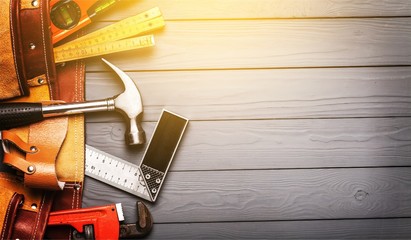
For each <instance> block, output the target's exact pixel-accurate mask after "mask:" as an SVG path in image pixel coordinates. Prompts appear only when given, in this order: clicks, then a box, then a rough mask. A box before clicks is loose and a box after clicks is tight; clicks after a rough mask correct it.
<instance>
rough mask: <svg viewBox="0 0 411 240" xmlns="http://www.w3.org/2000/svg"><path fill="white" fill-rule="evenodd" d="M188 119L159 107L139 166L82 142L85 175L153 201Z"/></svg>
mask: <svg viewBox="0 0 411 240" xmlns="http://www.w3.org/2000/svg"><path fill="white" fill-rule="evenodd" d="M188 122H189V120H188V119H187V118H184V117H182V116H180V115H177V114H175V113H173V112H170V111H168V110H165V109H163V111H162V113H161V116H160V119H159V120H158V122H157V125H156V127H155V129H154V132H153V135H152V137H151V139H150V143H149V144H148V146H147V148H146V151H145V153H144V156H143V159H142V161H141V162H140V165H139V166H137V165H134V164H132V163H130V162H127V161H125V160H123V159H120V158H118V157H115V156H113V155H110V154H108V153H105V152H103V151H101V150H98V149H96V148H93V147H91V146H88V145H86V164H85V165H86V167H85V174H86V175H87V176H89V177H92V178H95V179H97V180H100V181H102V182H104V183H107V184H108V185H111V186H113V187H116V188H119V189H121V190H124V191H126V192H128V193H131V194H134V195H136V196H138V197H141V198H143V199H146V200H148V201H150V202H154V201H156V199H157V196H158V194H159V192H160V189H161V186H162V185H163V183H164V180H165V177H166V175H167V172H168V170H169V167H170V164H171V162H172V160H173V157H174V154H175V153H176V150H177V148H178V146H179V144H180V141H181V139H182V137H183V134H184V132H185V130H186V127H187V124H188Z"/></svg>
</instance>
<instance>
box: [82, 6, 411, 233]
mask: <svg viewBox="0 0 411 240" xmlns="http://www.w3.org/2000/svg"><path fill="white" fill-rule="evenodd" d="M155 6H158V7H159V8H160V9H161V11H162V12H163V14H164V17H165V19H166V27H165V29H164V30H161V31H158V32H156V33H155V38H156V46H155V47H154V48H151V49H145V50H141V51H132V52H127V53H119V54H113V55H110V56H106V58H107V59H108V60H109V61H111V62H112V63H114V64H115V65H117V66H119V67H120V68H121V69H123V70H126V72H127V74H129V75H130V76H131V78H132V79H133V80H134V81H135V83H136V84H137V85H138V87H139V89H140V91H141V94H142V97H143V104H144V110H145V113H144V117H143V120H144V122H143V128H144V129H145V131H146V133H147V137H148V138H150V137H151V135H152V132H153V129H154V126H155V123H156V121H157V120H158V117H159V115H160V112H161V110H162V109H163V108H166V109H168V110H171V111H174V112H176V113H178V114H181V115H183V116H185V117H187V118H189V119H190V120H191V121H190V123H189V126H188V129H187V132H186V134H185V136H184V138H183V141H182V142H181V146H180V148H179V150H178V152H177V154H176V156H175V159H174V161H173V164H172V166H171V168H170V173H169V175H167V178H166V181H165V185H164V186H163V188H162V190H161V192H160V194H159V198H158V200H157V202H156V203H147V205H148V207H149V208H150V211H151V213H152V214H153V217H154V221H155V226H154V230H153V232H152V234H151V235H150V236H149V237H148V239H273V238H278V239H409V238H411V230H410V229H411V207H410V206H411V204H410V202H411V172H410V171H411V168H410V166H411V107H410V106H411V95H410V93H411V18H410V17H411V1H408V0H396V1H372V0H365V1H359V0H340V1H332V0H310V1H307V0H222V1H221V0H218V1H217V0H207V1H206V0H141V1H138V2H137V1H131V0H125V1H122V3H121V4H120V5H119V6H118V7H117V8H116V9H115V10H112V11H109V12H107V14H105V15H104V17H103V18H101V19H100V22H99V23H97V24H95V25H94V26H92V27H90V28H89V30H88V31H91V30H93V29H97V28H99V27H101V26H104V25H107V24H110V23H112V22H115V21H118V20H121V19H123V18H125V17H128V16H132V15H135V14H137V13H139V12H142V11H144V10H147V9H149V8H151V7H155ZM86 76H87V81H86V95H87V96H86V97H87V99H89V100H92V99H101V98H105V97H110V96H112V95H115V94H117V93H119V92H121V91H122V86H121V83H120V82H119V80H118V79H116V78H115V75H113V74H112V73H110V72H109V70H108V68H107V67H106V66H104V64H103V63H102V62H101V61H100V60H99V59H98V58H93V59H88V60H87V73H86ZM86 131H87V134H86V136H87V138H86V142H87V143H88V144H90V145H92V146H94V147H97V148H99V149H101V150H104V151H106V152H108V153H110V154H113V155H116V156H118V157H120V158H123V159H125V160H127V161H130V162H133V163H135V164H138V163H139V162H140V161H141V158H142V156H143V152H144V149H145V147H146V146H147V145H144V146H141V147H137V148H130V147H128V146H126V145H125V143H124V132H125V124H124V123H122V119H121V117H120V116H119V115H118V114H116V113H100V114H91V115H88V116H87V126H86ZM136 200H137V198H136V197H134V196H132V195H130V194H127V193H124V192H122V191H120V190H117V189H114V188H112V187H110V186H107V185H105V184H104V183H101V182H99V181H96V180H93V179H91V178H88V177H87V178H86V181H85V192H84V197H83V206H85V207H87V206H96V205H102V204H108V203H113V202H122V203H123V206H124V209H125V214H126V221H127V222H133V221H135V220H136V218H135V208H134V204H135V201H136Z"/></svg>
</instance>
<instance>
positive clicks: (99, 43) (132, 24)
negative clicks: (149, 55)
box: [54, 8, 165, 63]
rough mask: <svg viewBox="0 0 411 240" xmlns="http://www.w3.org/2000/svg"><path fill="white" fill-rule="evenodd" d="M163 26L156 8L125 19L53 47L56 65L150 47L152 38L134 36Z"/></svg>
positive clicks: (158, 10)
mask: <svg viewBox="0 0 411 240" xmlns="http://www.w3.org/2000/svg"><path fill="white" fill-rule="evenodd" d="M164 26H165V22H164V19H163V17H162V14H161V12H160V9H159V8H153V9H150V10H148V11H145V12H143V13H140V14H138V15H136V16H133V17H129V18H126V19H124V20H121V21H119V22H117V23H114V24H111V25H109V26H107V27H104V28H101V29H99V30H97V31H94V32H92V33H90V34H87V35H85V36H83V37H80V38H78V39H75V40H73V41H71V42H68V43H66V44H63V45H61V46H58V47H55V48H54V57H55V62H56V63H61V62H66V61H72V60H77V59H82V58H87V57H94V56H100V55H105V54H109V53H115V52H121V51H127V50H132V49H138V48H144V47H151V46H154V44H155V42H154V37H153V36H152V35H149V36H142V37H134V38H130V37H133V36H137V35H142V34H145V33H148V32H151V31H155V30H157V29H160V28H162V27H164Z"/></svg>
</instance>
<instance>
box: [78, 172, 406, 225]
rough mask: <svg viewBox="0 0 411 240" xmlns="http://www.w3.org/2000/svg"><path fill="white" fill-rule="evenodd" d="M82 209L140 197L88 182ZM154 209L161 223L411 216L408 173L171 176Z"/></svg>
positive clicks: (131, 213)
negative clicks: (97, 204)
mask: <svg viewBox="0 0 411 240" xmlns="http://www.w3.org/2000/svg"><path fill="white" fill-rule="evenodd" d="M85 188H86V189H88V191H87V192H85V194H84V197H83V203H84V205H85V206H91V205H94V204H96V203H97V201H96V200H99V201H98V203H100V204H102V203H104V202H122V203H123V207H124V209H125V215H126V216H125V217H126V219H127V220H128V221H131V222H133V221H135V210H133V209H134V206H135V200H136V198H135V197H131V195H129V194H127V193H124V192H121V191H120V190H117V189H112V188H110V187H107V186H106V185H105V184H103V183H100V182H97V181H95V180H92V179H89V178H88V179H87V180H86V182H85ZM159 194H160V195H159V198H158V200H157V202H156V203H155V204H154V205H152V204H149V208H150V211H151V213H152V214H153V217H154V219H155V222H156V223H176V222H178V223H190V222H222V221H224V222H225V221H239V222H242V221H246V222H250V221H273V220H319V219H323V220H324V219H347V218H349V219H352V218H389V217H410V216H411V205H410V204H409V202H410V201H411V168H409V167H408V168H405V167H403V168H371V169H368V168H348V169H311V170H307V169H305V170H244V171H196V172H170V173H169V174H168V175H167V178H166V181H165V183H164V185H163V187H162V189H161V192H160V193H159Z"/></svg>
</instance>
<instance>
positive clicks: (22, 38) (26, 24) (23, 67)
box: [0, 0, 56, 99]
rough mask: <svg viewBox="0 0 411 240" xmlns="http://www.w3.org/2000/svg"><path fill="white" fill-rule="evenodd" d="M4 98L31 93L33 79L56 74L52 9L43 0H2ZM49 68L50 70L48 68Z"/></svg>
mask: <svg viewBox="0 0 411 240" xmlns="http://www.w3.org/2000/svg"><path fill="white" fill-rule="evenodd" d="M0 2H1V6H2V8H1V10H0V12H1V15H0V21H1V22H0V24H2V27H1V28H0V40H1V42H2V47H1V48H0V57H1V61H0V68H1V69H2V71H0V99H10V98H14V97H19V96H27V95H29V82H31V83H33V82H36V83H35V84H42V83H44V82H45V81H44V80H46V79H45V77H46V78H47V80H50V81H51V82H52V81H53V80H54V78H55V76H56V70H55V67H54V66H53V65H54V63H53V61H54V60H53V49H52V44H51V38H50V31H49V26H50V22H49V20H48V19H49V17H48V15H49V13H48V12H49V11H48V2H47V4H41V3H42V2H44V1H42V0H0ZM44 69H46V71H44Z"/></svg>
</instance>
